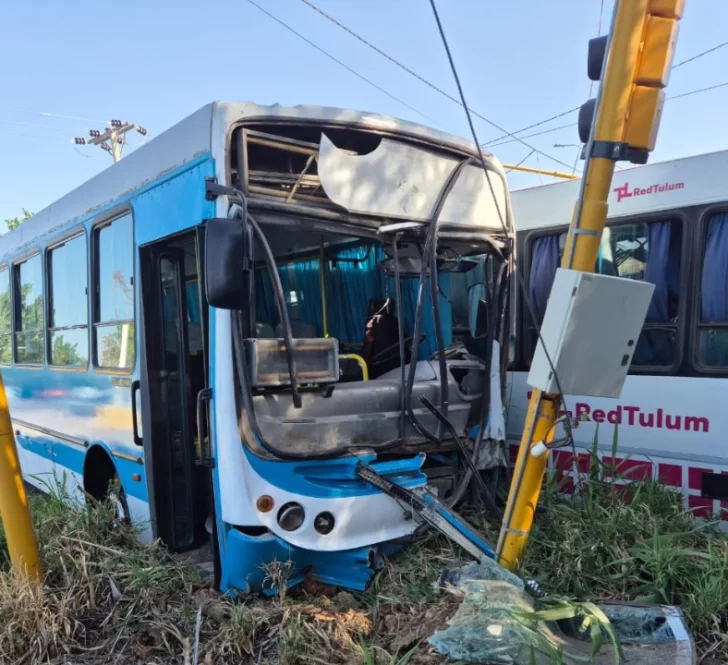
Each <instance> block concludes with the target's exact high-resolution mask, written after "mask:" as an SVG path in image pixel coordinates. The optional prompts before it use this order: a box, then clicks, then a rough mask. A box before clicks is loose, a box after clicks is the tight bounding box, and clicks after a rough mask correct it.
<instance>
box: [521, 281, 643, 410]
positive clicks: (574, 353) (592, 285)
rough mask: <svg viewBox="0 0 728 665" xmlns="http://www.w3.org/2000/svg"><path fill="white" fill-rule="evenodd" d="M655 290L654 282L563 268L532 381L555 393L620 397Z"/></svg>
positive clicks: (543, 328) (554, 289) (553, 291)
mask: <svg viewBox="0 0 728 665" xmlns="http://www.w3.org/2000/svg"><path fill="white" fill-rule="evenodd" d="M654 290H655V286H654V284H651V283H650V282H642V281H637V280H632V279H624V278H621V277H609V276H607V275H596V274H593V273H585V272H580V271H577V270H566V269H564V268H559V269H558V270H557V271H556V278H555V279H554V284H553V286H552V288H551V294H550V295H549V300H548V304H547V306H546V314H545V316H544V320H543V324H542V326H541V338H542V342H541V341H539V342H538V343H537V344H536V352H535V353H534V356H533V362H532V363H531V371H530V372H529V374H528V383H529V384H530V385H531V386H533V387H534V388H539V389H540V390H542V391H544V392H546V393H552V394H557V393H562V394H564V395H585V396H591V397H619V396H620V395H621V394H622V386H623V385H624V380H625V378H626V377H627V372H628V371H629V366H630V364H631V362H632V356H633V355H634V352H635V349H636V347H637V341H638V339H639V336H640V332H641V330H642V326H643V325H644V322H645V317H646V316H647V309H648V308H649V306H650V301H651V299H652V294H653V292H654ZM544 345H545V347H546V349H548V356H547V354H546V351H545V350H544ZM549 357H550V361H551V362H549ZM552 363H553V367H552ZM554 370H555V372H556V376H555V375H554ZM557 377H558V381H557Z"/></svg>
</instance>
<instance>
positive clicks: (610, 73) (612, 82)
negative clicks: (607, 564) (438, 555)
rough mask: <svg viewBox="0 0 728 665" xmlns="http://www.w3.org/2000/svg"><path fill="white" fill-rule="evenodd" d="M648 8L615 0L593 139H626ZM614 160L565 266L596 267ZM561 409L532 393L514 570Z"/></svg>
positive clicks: (503, 542) (592, 166)
mask: <svg viewBox="0 0 728 665" xmlns="http://www.w3.org/2000/svg"><path fill="white" fill-rule="evenodd" d="M653 2H654V0H653ZM649 7H650V0H617V4H616V6H615V9H614V12H615V13H614V19H613V24H612V31H611V35H610V43H609V48H608V52H607V55H606V58H607V60H606V63H605V69H604V74H603V77H602V84H601V88H600V92H599V99H598V102H597V108H596V118H595V122H594V129H593V131H592V137H591V140H590V144H591V143H593V142H594V141H604V142H609V143H619V142H621V141H622V140H623V136H624V131H625V124H626V120H627V115H628V111H629V104H630V94H631V91H632V84H633V81H634V77H635V71H636V68H637V65H638V62H639V58H640V51H641V47H642V41H643V39H642V36H643V30H644V26H645V21H646V18H647V10H648V9H649ZM614 164H615V162H614V160H613V159H607V158H595V157H592V158H590V159H588V161H587V168H586V173H585V174H584V182H583V185H582V187H583V189H582V193H581V196H580V200H579V201H577V204H576V206H575V209H574V215H573V217H572V220H571V226H570V228H569V235H568V237H567V241H566V247H565V249H564V255H563V259H562V263H561V266H562V267H563V268H571V269H573V270H581V271H584V272H592V271H593V270H594V266H595V264H596V260H597V254H598V249H599V243H600V240H601V235H602V232H603V230H604V223H605V221H606V217H607V208H608V206H607V197H608V195H609V188H610V186H611V181H612V175H613V173H614ZM572 246H573V247H572ZM559 410H560V399H559V397H558V396H555V395H543V394H542V393H541V392H540V391H538V390H534V391H533V392H532V394H531V400H530V403H529V407H528V413H527V416H526V423H525V428H524V432H523V437H522V439H521V444H520V448H519V451H518V458H517V460H516V466H515V472H514V475H513V482H512V483H511V488H510V492H509V495H508V502H507V504H506V510H505V516H504V519H503V526H502V529H501V533H500V537H499V540H498V547H497V550H498V556H499V560H500V562H501V564H502V565H504V566H505V567H507V568H509V569H510V570H514V569H516V568H517V567H518V565H519V564H520V561H521V559H522V557H523V554H524V552H525V549H526V544H527V542H528V535H529V532H530V530H531V526H532V524H533V517H534V513H535V509H536V504H537V503H538V497H539V494H540V491H541V485H542V483H543V476H544V472H545V470H546V464H547V461H548V453H546V454H543V455H538V456H534V455H532V454H530V453H531V448H532V447H533V446H534V445H535V444H537V443H539V442H542V441H548V439H549V437H550V435H552V434H553V432H552V430H553V428H554V424H555V422H556V418H557V416H558V413H559Z"/></svg>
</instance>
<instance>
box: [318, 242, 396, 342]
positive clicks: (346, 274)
mask: <svg viewBox="0 0 728 665" xmlns="http://www.w3.org/2000/svg"><path fill="white" fill-rule="evenodd" d="M329 256H331V254H329ZM382 257H383V254H382V252H381V250H380V249H378V248H376V247H372V246H367V245H363V246H358V247H348V248H346V249H342V250H339V251H338V252H336V253H335V259H334V260H329V261H328V266H327V268H328V269H327V271H326V309H327V311H328V315H329V334H330V335H332V336H333V337H336V338H337V339H338V340H339V342H340V343H342V344H361V343H362V341H363V340H364V326H365V325H366V319H367V313H368V311H369V301H370V300H373V299H379V298H383V297H384V279H383V278H384V275H383V274H382V271H381V270H380V269H379V268H378V267H377V262H378V261H379V260H380V259H381V258H382ZM337 259H341V260H337Z"/></svg>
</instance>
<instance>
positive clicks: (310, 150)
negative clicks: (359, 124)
mask: <svg viewBox="0 0 728 665" xmlns="http://www.w3.org/2000/svg"><path fill="white" fill-rule="evenodd" d="M324 131H325V133H326V136H327V137H328V138H329V139H331V140H332V141H333V142H334V144H335V145H336V146H337V147H338V148H339V149H340V150H344V151H346V152H347V153H349V154H352V155H366V154H368V153H370V152H373V151H374V150H376V148H377V146H378V145H379V143H380V141H381V137H380V136H378V135H377V134H374V133H371V132H365V131H357V130H353V129H351V128H337V127H326V128H325V129H324V128H323V127H322V126H321V125H320V124H300V123H299V124H290V125H289V124H276V125H272V126H270V125H260V126H257V125H256V126H254V128H253V127H247V126H246V127H244V128H239V129H237V130H236V131H235V132H234V134H233V140H232V144H231V153H232V154H231V161H232V175H233V182H236V183H237V184H238V186H239V187H240V189H243V190H244V191H245V192H246V193H248V194H251V195H264V196H272V197H277V198H279V199H285V200H287V201H288V202H290V201H294V200H295V201H296V202H297V203H308V204H313V205H316V206H321V207H325V208H332V207H334V208H335V207H336V206H335V205H334V204H333V203H332V202H331V201H330V200H329V199H328V197H327V196H326V193H325V192H324V190H323V189H322V187H321V181H320V180H319V176H318V162H317V157H318V153H319V149H320V141H321V136H322V133H323V132H324Z"/></svg>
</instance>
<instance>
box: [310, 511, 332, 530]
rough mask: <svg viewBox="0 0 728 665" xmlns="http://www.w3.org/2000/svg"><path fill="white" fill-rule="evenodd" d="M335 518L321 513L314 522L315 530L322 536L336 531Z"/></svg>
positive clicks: (329, 514)
mask: <svg viewBox="0 0 728 665" xmlns="http://www.w3.org/2000/svg"><path fill="white" fill-rule="evenodd" d="M334 524H335V520H334V516H333V515H332V514H331V513H319V514H318V515H316V518H315V519H314V521H313V528H314V529H316V531H317V532H318V533H320V534H321V535H322V536H325V535H326V534H329V533H331V532H332V531H333V530H334Z"/></svg>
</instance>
